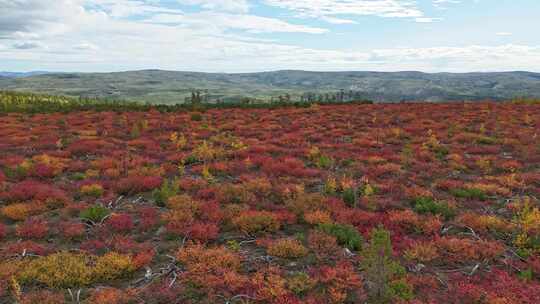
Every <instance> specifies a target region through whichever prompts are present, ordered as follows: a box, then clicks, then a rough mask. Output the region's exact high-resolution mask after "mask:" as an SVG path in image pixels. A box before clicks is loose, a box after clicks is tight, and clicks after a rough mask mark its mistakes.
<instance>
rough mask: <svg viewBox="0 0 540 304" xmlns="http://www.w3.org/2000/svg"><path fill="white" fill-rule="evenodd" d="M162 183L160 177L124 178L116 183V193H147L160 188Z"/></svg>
mask: <svg viewBox="0 0 540 304" xmlns="http://www.w3.org/2000/svg"><path fill="white" fill-rule="evenodd" d="M162 181H163V179H162V178H161V177H160V176H130V177H125V178H122V179H120V180H119V181H118V182H117V183H116V191H117V192H118V193H120V194H125V195H127V194H135V193H140V192H147V191H150V190H154V189H156V188H158V187H159V186H161V184H162Z"/></svg>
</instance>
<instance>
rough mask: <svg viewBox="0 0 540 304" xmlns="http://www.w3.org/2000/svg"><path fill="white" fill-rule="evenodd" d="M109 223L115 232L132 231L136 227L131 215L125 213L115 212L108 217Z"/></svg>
mask: <svg viewBox="0 0 540 304" xmlns="http://www.w3.org/2000/svg"><path fill="white" fill-rule="evenodd" d="M107 225H108V226H109V227H110V228H111V229H112V230H113V231H115V232H130V231H131V230H132V229H133V227H134V224H133V219H132V218H131V215H129V214H125V213H120V214H113V215H112V216H111V217H109V218H108V219H107Z"/></svg>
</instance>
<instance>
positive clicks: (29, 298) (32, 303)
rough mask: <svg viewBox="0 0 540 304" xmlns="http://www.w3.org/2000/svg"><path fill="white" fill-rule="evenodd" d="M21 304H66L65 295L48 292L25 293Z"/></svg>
mask: <svg viewBox="0 0 540 304" xmlns="http://www.w3.org/2000/svg"><path fill="white" fill-rule="evenodd" d="M20 303H21V304H36V303H39V304H62V303H66V301H65V298H64V295H63V293H61V292H57V293H54V292H52V291H48V290H41V291H33V292H29V293H25V294H24V295H23V296H22V298H21V302H20Z"/></svg>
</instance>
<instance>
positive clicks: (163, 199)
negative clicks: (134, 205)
mask: <svg viewBox="0 0 540 304" xmlns="http://www.w3.org/2000/svg"><path fill="white" fill-rule="evenodd" d="M179 191H180V186H179V185H178V182H177V181H176V180H173V181H169V180H165V181H163V183H162V184H161V187H160V188H159V189H155V190H154V191H153V192H152V196H153V198H154V200H155V201H156V204H157V205H158V206H160V207H164V206H165V204H166V203H167V201H168V200H169V198H171V197H173V196H175V195H177V194H178V192H179Z"/></svg>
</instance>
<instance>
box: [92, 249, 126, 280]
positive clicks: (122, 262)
mask: <svg viewBox="0 0 540 304" xmlns="http://www.w3.org/2000/svg"><path fill="white" fill-rule="evenodd" d="M134 270H135V267H134V265H133V263H132V259H131V257H130V256H128V255H122V254H118V253H116V252H109V253H107V254H105V255H104V256H102V257H99V258H97V261H96V264H95V266H94V268H93V272H94V280H97V281H109V280H114V279H117V278H122V277H125V276H126V275H129V274H131V273H132V272H133V271H134Z"/></svg>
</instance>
